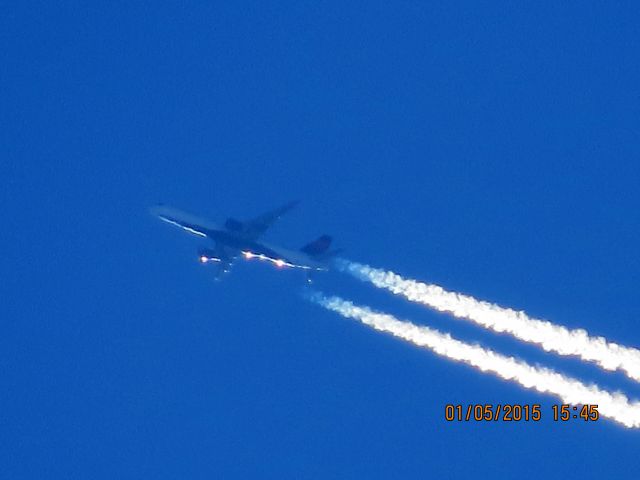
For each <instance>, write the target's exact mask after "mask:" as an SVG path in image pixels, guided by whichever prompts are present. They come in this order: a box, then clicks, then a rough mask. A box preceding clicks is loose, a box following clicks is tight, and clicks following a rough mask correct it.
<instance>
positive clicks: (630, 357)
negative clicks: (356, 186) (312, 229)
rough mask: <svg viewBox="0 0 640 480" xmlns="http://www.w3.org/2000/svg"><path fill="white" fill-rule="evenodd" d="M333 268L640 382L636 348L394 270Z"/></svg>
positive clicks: (341, 264)
mask: <svg viewBox="0 0 640 480" xmlns="http://www.w3.org/2000/svg"><path fill="white" fill-rule="evenodd" d="M336 264H337V266H338V268H339V269H340V270H342V271H344V272H348V273H350V274H351V275H353V276H354V277H356V278H358V279H360V280H364V281H367V282H371V283H372V284H373V285H375V286H377V287H381V288H385V289H387V290H389V291H391V292H393V293H395V294H400V295H402V296H404V297H405V298H407V299H408V300H410V301H412V302H419V303H422V304H424V305H427V306H429V307H431V308H433V309H435V310H437V311H439V312H447V313H450V314H452V315H453V316H454V317H457V318H463V319H467V320H471V321H472V322H474V323H477V324H478V325H481V326H483V327H485V328H488V329H491V330H493V331H495V332H506V333H509V334H511V335H513V336H514V337H516V338H518V339H519V340H523V341H525V342H530V343H535V344H537V345H540V346H541V347H542V348H543V349H544V350H546V351H548V352H549V351H550V352H556V353H558V354H560V355H574V356H577V357H579V358H581V359H582V360H585V361H589V362H594V363H596V364H597V365H599V366H600V367H602V368H603V369H605V370H617V369H620V370H622V371H623V372H624V373H625V374H626V375H627V376H628V377H629V378H632V379H633V380H636V381H640V350H637V349H635V348H631V347H625V346H622V345H618V344H617V343H613V342H608V341H607V340H606V339H605V338H603V337H592V336H589V334H588V333H587V331H586V330H583V329H575V330H569V329H568V328H566V327H563V326H562V325H556V324H553V323H551V322H548V321H546V320H538V319H535V318H531V317H529V316H528V315H527V314H526V313H524V312H522V311H519V312H518V311H515V310H512V309H510V308H503V307H500V306H499V305H495V304H493V303H489V302H485V301H481V300H476V299H475V298H473V297H470V296H468V295H463V294H461V293H456V292H448V291H446V290H444V289H443V288H442V287H440V286H438V285H433V284H428V283H422V282H418V281H416V280H407V279H404V278H402V277H401V276H400V275H397V274H396V273H393V272H388V271H385V270H381V269H377V268H373V267H370V266H368V265H363V264H360V263H355V262H349V261H347V260H339V261H337V262H336Z"/></svg>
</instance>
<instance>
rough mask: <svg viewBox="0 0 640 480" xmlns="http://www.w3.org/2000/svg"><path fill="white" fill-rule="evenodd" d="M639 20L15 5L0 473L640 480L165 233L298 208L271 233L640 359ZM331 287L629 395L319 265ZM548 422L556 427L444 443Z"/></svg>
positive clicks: (587, 432)
mask: <svg viewBox="0 0 640 480" xmlns="http://www.w3.org/2000/svg"><path fill="white" fill-rule="evenodd" d="M638 13H639V12H638V6H637V5H636V4H635V3H633V2H622V3H617V4H616V5H612V4H604V3H596V2H586V3H585V2H575V3H563V4H562V5H558V4H557V3H556V2H543V3H539V4H537V5H536V6H523V5H514V4H512V3H508V2H505V3H484V4H478V3H477V2H466V3H465V2H462V3H457V4H455V5H453V4H449V3H448V2H442V3H429V4H427V3H423V2H401V3H394V4H393V5H391V4H389V3H388V2H360V3H358V2H350V3H349V4H344V3H343V2H322V3H321V4H318V3H317V2H290V3H286V2H279V3H278V4H277V5H265V4H264V2H253V3H251V2H250V3H247V2H228V4H226V5H225V4H222V3H218V2H189V3H188V4H180V5H179V4H178V3H177V2H153V3H152V4H146V5H143V4H136V5H132V4H131V3H130V2H123V3H115V2H110V3H104V4H98V3H93V4H86V3H81V2H77V3H75V2H60V3H58V4H56V5H53V4H51V3H50V2H10V3H9V4H8V5H5V7H4V8H3V15H2V18H1V19H0V27H1V28H0V32H1V33H0V36H1V38H2V44H3V48H2V49H0V55H1V56H2V57H1V61H2V65H3V68H2V70H3V74H2V75H1V76H0V86H1V87H2V88H1V89H0V98H1V100H2V108H1V109H0V122H1V125H0V126H1V128H0V132H2V133H0V135H1V137H0V138H1V139H2V141H1V145H2V155H1V156H0V178H1V179H2V181H1V183H0V186H1V188H0V202H1V204H2V206H3V214H4V219H3V220H4V221H3V227H4V228H3V229H2V234H1V235H0V248H1V249H2V256H0V259H1V260H0V272H1V273H2V278H3V281H2V282H1V283H0V300H1V302H2V317H1V318H2V322H1V323H0V325H1V326H2V334H1V335H0V359H1V364H2V369H1V372H2V373H1V377H0V378H1V380H2V390H3V393H2V396H1V397H0V398H1V399H2V405H3V408H2V410H3V414H2V417H0V418H1V419H2V424H1V426H2V428H1V429H0V469H1V470H2V471H3V472H5V474H6V475H7V476H8V477H10V478H87V477H91V478H114V477H115V478H141V477H153V478H211V477H215V478H256V477H257V478H361V477H363V476H365V475H366V476H367V477H369V478H390V477H392V478H426V477H430V476H434V477H440V478H469V477H471V476H473V475H474V474H476V475H478V476H480V477H487V476H491V477H495V478H514V477H516V476H517V477H518V478H541V477H548V478H553V477H560V476H563V477H567V476H573V477H576V476H582V477H585V478H592V477H602V476H605V475H606V476H607V477H610V478H638V469H639V467H638V462H637V445H638V438H639V437H638V432H637V431H631V430H626V429H623V428H621V427H619V426H617V425H616V424H614V423H612V422H608V421H599V422H597V423H593V424H591V423H590V424H584V423H580V422H578V423H573V422H571V423H568V424H562V423H556V422H553V421H552V420H551V419H550V418H551V415H550V413H551V405H553V404H556V403H559V401H558V400H557V399H555V398H553V397H549V396H544V395H539V394H536V393H533V392H530V391H526V390H524V389H522V388H519V387H517V386H515V385H513V384H510V383H507V382H503V381H500V380H498V379H496V378H494V377H492V376H488V375H484V374H480V373H478V372H476V371H474V370H472V369H471V368H469V367H466V366H463V365H458V364H454V363H452V362H449V361H446V360H443V359H441V358H439V357H436V356H435V355H433V354H431V353H430V352H428V351H426V350H421V349H418V348H416V347H412V346H410V345H407V344H405V343H403V342H401V341H398V340H395V339H393V338H390V337H387V336H385V335H383V334H380V333H376V332H373V331H370V330H368V329H367V328H366V327H363V326H361V325H358V324H356V323H355V322H352V321H348V320H344V319H342V318H339V317H338V316H336V315H334V314H331V313H329V312H325V311H323V310H322V309H319V308H318V307H316V306H313V305H311V304H309V303H307V302H305V301H304V300H303V299H302V298H300V297H299V296H298V295H297V294H296V292H297V291H298V289H299V287H300V285H301V283H302V282H301V278H300V277H299V276H298V275H296V274H295V273H291V272H279V271H275V270H274V269H272V268H270V267H268V266H266V265H256V264H241V265H238V266H237V268H235V270H234V272H233V273H232V274H231V275H230V276H229V277H228V278H227V279H226V280H225V281H224V282H223V283H215V282H214V281H213V279H212V277H213V275H212V272H211V271H210V270H209V269H207V268H203V267H202V266H201V265H199V264H198V263H197V261H196V253H195V252H196V249H197V247H198V246H199V245H200V244H201V242H200V241H198V240H197V239H194V238H190V237H188V236H186V235H183V234H182V233H181V232H179V231H177V230H175V229H171V228H169V227H167V226H165V225H164V224H161V223H160V222H158V221H157V220H155V219H153V218H152V217H151V216H150V215H149V214H148V211H147V209H148V207H149V206H150V205H152V204H155V203H157V202H165V203H168V204H172V205H175V206H178V207H180V208H183V209H186V210H190V211H194V212H196V213H198V214H201V215H205V216H210V217H211V218H213V219H218V220H219V219H224V218H225V217H226V216H228V215H233V216H235V217H239V218H246V217H251V216H253V215H255V214H257V213H259V212H262V211H264V210H267V209H269V208H271V207H273V206H276V205H279V204H281V203H284V202H285V201H287V200H290V199H300V200H302V203H301V205H300V206H299V207H298V209H297V210H296V211H294V212H292V213H291V214H290V215H288V216H287V217H286V218H284V219H283V220H282V221H281V223H279V224H278V225H277V226H276V227H275V228H274V229H273V230H272V231H270V232H269V234H268V237H269V239H270V240H271V241H273V242H279V243H282V244H284V245H286V246H289V247H299V246H302V245H303V244H305V243H306V242H307V241H309V240H310V239H312V238H315V237H317V236H318V235H319V234H322V233H325V232H327V233H331V234H332V235H333V236H334V237H335V241H336V243H337V245H338V246H340V247H343V248H345V250H346V253H345V255H346V256H347V257H348V258H352V259H354V260H358V261H362V262H366V263H370V264H373V265H376V266H380V267H384V268H390V269H394V270H396V271H398V272H400V273H403V274H406V275H409V276H411V277H415V278H419V279H422V280H426V281H433V282H436V283H439V284H442V285H444V286H445V287H447V288H449V289H455V290H459V291H463V292H466V293H469V294H472V295H474V296H476V297H479V298H483V299H488V300H491V301H495V302H498V303H500V304H502V305H507V306H512V307H515V308H519V309H525V310H526V311H527V312H529V313H531V314H533V315H535V316H538V317H543V318H548V319H550V320H553V321H555V322H558V323H561V324H563V325H566V326H569V327H584V328H586V329H588V330H589V331H590V332H592V333H594V334H598V335H603V336H605V337H607V338H609V339H611V340H614V341H618V342H620V343H622V344H625V345H629V346H640V329H639V328H638V323H637V319H638V318H639V314H640V303H639V301H638V294H637V291H638V284H639V277H638V271H639V268H640V262H639V260H638V258H639V257H638V237H639V234H640V214H639V213H638V205H640V194H639V193H638V184H639V183H640V166H639V163H638V156H639V154H640V147H639V142H638V114H639V112H640V101H639V87H638V85H640V62H639V60H638V59H639V58H640V38H639V37H638V35H637V25H638V20H639V15H638ZM318 287H319V288H322V289H323V290H324V291H327V292H329V293H335V294H339V295H342V296H345V297H347V298H351V299H353V300H354V301H356V302H358V303H363V304H367V305H370V306H372V307H373V308H378V309H381V310H385V311H388V312H391V313H394V314H396V315H398V316H400V317H402V318H407V319H411V320H412V321H414V322H416V323H423V324H425V325H431V326H434V327H436V328H438V329H440V330H443V331H450V332H452V333H453V334H454V335H456V336H457V337H459V338H462V339H465V340H467V341H471V342H473V341H478V342H482V343H483V344H485V345H487V346H490V347H492V348H495V349H497V350H500V351H501V352H503V353H506V354H509V355H516V356H519V357H521V358H524V359H527V360H528V361H530V362H539V363H540V364H543V365H547V366H550V367H553V368H556V369H558V370H562V371H563V372H566V373H568V374H571V375H574V376H577V377H579V378H581V379H584V380H588V381H596V382H598V383H599V384H601V385H602V386H603V387H606V388H609V389H623V390H624V391H625V392H627V393H628V394H629V395H630V396H631V397H633V398H639V397H640V387H639V386H638V385H637V384H634V383H633V382H631V381H629V380H628V379H626V378H625V377H624V376H622V375H621V374H617V373H608V374H607V373H603V372H601V371H599V370H598V369H596V368H595V367H593V366H589V365H583V364H581V363H579V362H578V361H576V360H572V359H566V358H564V359H563V358H559V357H557V356H555V355H552V354H545V353H542V352H540V351H539V350H538V349H536V348H534V347H531V346H529V345H524V344H522V343H520V342H517V341H515V340H513V339H511V338H507V337H503V336H497V335H492V334H489V333H487V332H485V331H483V330H481V329H479V328H477V327H473V326H470V325H467V324H463V323H461V322H460V321H458V320H453V319H451V318H449V317H446V316H442V315H436V314H433V313H431V312H429V311H428V310H425V309H424V308H421V307H418V306H415V305H411V304H408V303H406V302H405V301H402V300H400V299H398V298H392V297H391V296H390V295H389V294H387V293H385V292H382V291H377V290H375V289H374V288H373V287H370V286H367V285H363V284H359V283H358V282H357V281H355V280H353V279H351V278H347V277H345V276H342V275H340V274H339V273H335V272H332V273H329V274H327V275H325V276H323V277H321V278H319V279H318ZM447 403H462V404H467V403H503V404H504V403H540V404H542V406H543V414H545V418H543V421H542V422H540V423H535V424H534V423H524V422H523V423H504V422H498V423H490V424H484V423H477V424H474V423H447V422H445V421H444V418H443V417H444V406H445V404H447Z"/></svg>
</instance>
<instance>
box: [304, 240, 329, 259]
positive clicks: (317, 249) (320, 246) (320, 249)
mask: <svg viewBox="0 0 640 480" xmlns="http://www.w3.org/2000/svg"><path fill="white" fill-rule="evenodd" d="M331 240H332V239H331V237H330V236H329V235H322V236H321V237H320V238H318V239H317V240H314V241H313V242H311V243H308V244H306V245H305V246H304V247H302V248H301V249H300V251H301V252H303V253H306V254H307V255H311V256H316V255H322V254H323V253H325V252H326V251H327V250H328V249H329V247H330V246H331Z"/></svg>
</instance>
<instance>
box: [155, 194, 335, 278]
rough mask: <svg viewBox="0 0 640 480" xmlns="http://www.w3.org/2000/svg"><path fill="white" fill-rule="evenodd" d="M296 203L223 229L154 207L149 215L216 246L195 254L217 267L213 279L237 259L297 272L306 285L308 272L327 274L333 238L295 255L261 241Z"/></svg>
mask: <svg viewBox="0 0 640 480" xmlns="http://www.w3.org/2000/svg"><path fill="white" fill-rule="evenodd" d="M298 203H299V202H297V201H293V202H289V203H287V204H285V205H282V206H281V207H278V208H276V209H274V210H271V211H269V212H266V213H264V214H262V215H259V216H258V217H256V218H254V219H252V220H248V221H244V222H243V221H240V220H237V219H235V218H232V217H229V218H227V220H226V221H225V223H224V225H217V224H216V223H214V222H211V221H209V220H206V219H204V218H201V217H198V216H195V215H192V214H190V213H187V212H184V211H182V210H179V209H177V208H173V207H168V206H165V205H156V206H154V207H151V208H150V212H151V214H152V215H155V216H157V217H158V218H160V220H163V221H165V222H167V223H170V224H172V225H175V226H177V227H180V228H182V229H183V230H185V231H187V232H189V233H191V234H193V235H196V236H199V237H203V238H208V239H210V240H213V241H214V242H215V246H214V248H207V247H203V248H200V249H199V250H198V259H199V261H200V262H201V263H203V264H206V263H215V264H217V265H218V273H217V275H216V279H217V280H220V279H221V278H222V276H223V275H224V274H226V273H228V272H229V271H230V270H231V267H232V265H233V263H234V261H235V260H236V259H237V258H238V257H242V258H244V259H246V260H252V259H256V260H261V261H265V262H269V263H272V264H273V265H275V266H276V267H278V268H287V267H288V268H296V269H301V270H305V271H306V272H307V281H308V282H311V272H314V271H321V270H325V271H326V270H328V269H329V261H330V260H331V258H332V257H334V256H335V255H336V254H337V253H338V252H339V250H329V247H330V246H331V241H332V238H331V237H330V236H329V235H322V236H320V237H319V238H318V239H316V240H314V241H313V242H310V243H308V244H306V245H305V246H303V247H302V248H301V249H300V250H298V251H293V250H287V249H285V248H281V247H278V246H274V245H270V244H267V243H265V242H263V241H261V240H260V237H262V235H263V234H264V233H265V232H266V231H267V230H268V229H269V228H270V227H271V226H272V225H273V224H274V223H275V222H276V221H277V220H278V219H279V218H280V217H282V216H283V215H284V214H285V213H287V212H288V211H290V210H291V209H293V208H294V207H295V206H296V205H297V204H298Z"/></svg>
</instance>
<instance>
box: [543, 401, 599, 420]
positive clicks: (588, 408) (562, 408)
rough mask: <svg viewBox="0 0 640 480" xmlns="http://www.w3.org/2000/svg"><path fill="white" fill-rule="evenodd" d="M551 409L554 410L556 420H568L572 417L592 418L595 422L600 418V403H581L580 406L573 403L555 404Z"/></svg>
mask: <svg viewBox="0 0 640 480" xmlns="http://www.w3.org/2000/svg"><path fill="white" fill-rule="evenodd" d="M551 409H552V410H553V419H554V420H555V421H556V422H557V421H558V420H560V421H562V422H566V421H568V420H571V419H572V418H581V419H582V420H585V421H589V420H591V421H593V422H595V421H596V420H598V418H600V413H599V412H598V405H581V406H579V407H578V406H573V405H553V406H552V407H551Z"/></svg>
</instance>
